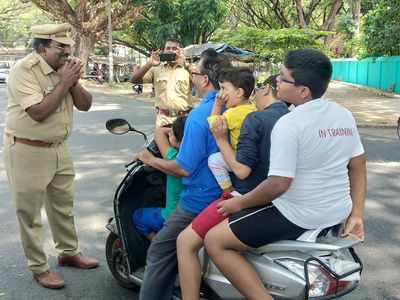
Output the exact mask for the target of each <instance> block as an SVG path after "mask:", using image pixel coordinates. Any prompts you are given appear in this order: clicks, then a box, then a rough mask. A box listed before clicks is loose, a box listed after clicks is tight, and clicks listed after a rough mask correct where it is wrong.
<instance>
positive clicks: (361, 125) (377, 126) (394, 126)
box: [357, 123, 397, 129]
mask: <svg viewBox="0 0 400 300" xmlns="http://www.w3.org/2000/svg"><path fill="white" fill-rule="evenodd" d="M357 128H380V129H396V128H397V125H394V124H364V123H357Z"/></svg>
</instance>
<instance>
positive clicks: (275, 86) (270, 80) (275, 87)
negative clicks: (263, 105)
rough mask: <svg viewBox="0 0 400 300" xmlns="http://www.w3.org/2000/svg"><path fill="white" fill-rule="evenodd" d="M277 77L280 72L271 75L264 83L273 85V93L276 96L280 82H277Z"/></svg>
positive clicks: (264, 84)
mask: <svg viewBox="0 0 400 300" xmlns="http://www.w3.org/2000/svg"><path fill="white" fill-rule="evenodd" d="M277 77H278V74H275V75H271V76H269V77H268V78H267V79H265V80H264V82H263V83H262V85H263V86H266V85H269V86H270V87H271V90H272V95H274V97H275V98H276V97H277V96H278V84H277V82H276V78H277Z"/></svg>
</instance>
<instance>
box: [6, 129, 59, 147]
mask: <svg viewBox="0 0 400 300" xmlns="http://www.w3.org/2000/svg"><path fill="white" fill-rule="evenodd" d="M6 135H7V136H8V137H11V138H12V139H13V140H14V142H15V143H20V144H25V145H29V146H34V147H42V148H49V147H51V146H52V145H54V143H49V142H44V141H39V140H30V139H24V138H19V137H16V136H13V135H11V134H9V133H6Z"/></svg>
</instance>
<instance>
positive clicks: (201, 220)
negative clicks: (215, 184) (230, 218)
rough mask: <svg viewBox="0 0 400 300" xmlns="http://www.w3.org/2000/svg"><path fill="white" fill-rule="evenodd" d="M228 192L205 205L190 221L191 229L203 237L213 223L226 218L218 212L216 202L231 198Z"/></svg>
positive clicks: (215, 223)
mask: <svg viewBox="0 0 400 300" xmlns="http://www.w3.org/2000/svg"><path fill="white" fill-rule="evenodd" d="M232 197H233V196H232V195H231V193H229V192H225V193H223V194H222V196H221V197H220V198H219V199H217V200H215V201H214V202H212V203H211V204H210V205H209V206H207V207H206V208H205V209H204V210H203V211H202V212H201V213H200V214H198V215H197V217H196V218H194V219H193V221H192V228H193V230H194V231H195V232H196V233H197V234H198V235H199V236H200V237H201V238H202V239H204V238H205V236H206V234H207V232H208V231H209V230H210V229H211V228H213V227H214V226H215V225H217V224H219V223H221V222H222V221H223V220H225V219H226V217H225V216H223V215H221V214H220V213H219V212H218V208H217V204H218V203H219V202H221V201H224V200H227V199H230V198H232Z"/></svg>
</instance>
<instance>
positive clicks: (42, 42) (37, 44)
mask: <svg viewBox="0 0 400 300" xmlns="http://www.w3.org/2000/svg"><path fill="white" fill-rule="evenodd" d="M51 41H52V40H51V39H40V38H33V40H32V48H33V49H34V50H35V51H36V52H40V51H41V49H40V48H41V47H44V48H48V47H50V43H51Z"/></svg>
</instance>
